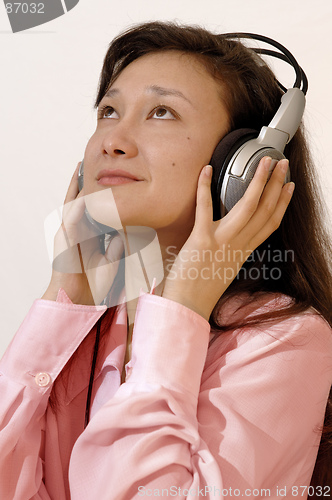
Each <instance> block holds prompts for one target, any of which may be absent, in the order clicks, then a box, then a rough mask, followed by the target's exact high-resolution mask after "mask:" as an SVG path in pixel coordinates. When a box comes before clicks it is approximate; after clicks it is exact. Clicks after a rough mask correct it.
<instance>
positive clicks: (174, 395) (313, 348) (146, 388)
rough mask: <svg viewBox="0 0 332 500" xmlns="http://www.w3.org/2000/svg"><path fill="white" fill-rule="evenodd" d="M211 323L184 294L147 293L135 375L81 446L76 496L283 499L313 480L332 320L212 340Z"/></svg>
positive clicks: (136, 340)
mask: <svg viewBox="0 0 332 500" xmlns="http://www.w3.org/2000/svg"><path fill="white" fill-rule="evenodd" d="M209 333H210V328H209V323H208V322H207V321H205V319H203V318H202V317H201V316H199V315H198V314H196V313H195V312H194V311H191V310H190V309H188V308H186V307H184V306H183V305H181V304H178V303H176V302H173V301H170V300H168V299H165V298H163V297H158V296H154V295H149V294H145V295H143V296H141V297H140V299H139V302H138V308H137V314H136V318H135V326H134V333H133V346H132V360H131V362H130V366H129V367H127V368H129V369H130V376H129V378H128V381H127V382H125V383H124V384H122V385H121V386H120V388H119V389H118V391H117V393H116V394H115V396H114V397H113V398H112V399H110V400H109V401H108V403H107V404H105V405H104V406H103V407H102V408H101V409H100V410H99V411H98V412H97V413H96V414H95V415H94V416H93V418H92V419H91V421H90V423H89V425H88V426H87V428H86V429H85V431H84V433H83V434H82V435H81V436H80V437H79V439H78V440H77V442H76V444H75V446H74V449H73V452H72V456H71V464H70V470H69V481H70V487H71V498H72V500H80V499H82V498H98V499H101V500H106V499H109V498H116V499H117V500H121V499H122V500H129V499H137V498H141V497H148V496H157V497H161V496H169V497H173V498H192V497H199V496H204V497H205V498H209V499H212V498H213V499H215V498H225V497H228V496H234V490H236V493H235V496H245V497H246V498H257V496H258V497H260V498H262V497H264V496H268V497H269V498H275V499H277V498H278V499H279V496H280V495H281V496H285V495H284V494H283V493H284V492H285V490H284V488H286V490H287V495H289V498H290V497H291V496H292V493H293V492H292V488H294V487H298V488H299V487H300V486H304V487H305V486H308V485H309V482H310V477H311V474H312V469H313V466H314V463H315V457H316V454H317V450H318V445H319V441H320V433H319V429H318V427H319V426H320V425H321V424H322V422H323V418H324V413H325V407H326V401H327V397H328V393H329V389H330V386H331V380H332V354H331V353H332V336H331V330H330V328H329V326H328V325H327V324H326V323H325V322H324V320H322V319H321V318H320V317H319V316H318V315H315V314H313V313H312V314H302V315H299V316H298V317H294V318H290V319H287V320H283V321H279V322H278V323H277V324H275V325H270V326H268V327H265V328H261V329H260V328H258V327H256V328H253V327H252V328H251V329H249V328H247V329H243V330H242V331H241V332H236V334H232V333H230V334H227V335H226V336H225V337H224V338H223V336H222V335H221V336H220V337H219V339H218V340H217V341H216V342H215V343H214V344H212V346H213V347H212V346H211V348H210V349H208V345H209ZM203 370H204V371H203ZM281 489H283V490H282V492H281ZM262 490H264V493H262ZM302 492H303V490H300V489H298V495H301V494H302Z"/></svg>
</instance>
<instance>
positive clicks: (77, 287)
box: [42, 163, 124, 305]
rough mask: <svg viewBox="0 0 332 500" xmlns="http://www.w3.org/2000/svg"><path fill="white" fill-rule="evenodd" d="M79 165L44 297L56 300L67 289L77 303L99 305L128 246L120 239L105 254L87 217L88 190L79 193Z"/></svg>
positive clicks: (67, 201)
mask: <svg viewBox="0 0 332 500" xmlns="http://www.w3.org/2000/svg"><path fill="white" fill-rule="evenodd" d="M79 166H80V163H79V164H78V165H77V168H76V170H75V172H74V175H73V177H72V179H71V182H70V185H69V188H68V192H67V195H66V198H65V202H64V207H63V219H62V224H61V226H60V228H59V230H58V232H57V233H56V235H55V239H54V258H53V266H52V267H53V269H52V276H51V281H50V284H49V286H48V288H47V290H46V292H45V294H44V295H43V297H42V298H43V299H48V300H56V297H57V294H58V291H59V288H63V289H64V290H65V292H66V293H67V295H68V297H69V298H70V299H71V300H72V302H74V303H75V304H86V305H98V304H100V303H101V301H102V300H103V299H104V298H105V297H106V295H107V293H108V291H109V289H110V288H111V286H112V283H113V281H114V278H115V275H116V273H117V270H118V266H119V259H120V258H121V255H122V252H123V249H124V246H123V243H122V240H121V238H120V236H116V237H115V238H113V239H112V240H111V242H110V243H109V245H108V247H107V249H106V252H105V253H104V251H103V246H102V244H101V240H100V235H98V234H97V232H96V230H95V228H94V227H93V226H92V224H91V223H90V222H89V221H88V219H87V217H86V215H85V201H84V188H83V189H82V191H81V192H79V190H78V171H79Z"/></svg>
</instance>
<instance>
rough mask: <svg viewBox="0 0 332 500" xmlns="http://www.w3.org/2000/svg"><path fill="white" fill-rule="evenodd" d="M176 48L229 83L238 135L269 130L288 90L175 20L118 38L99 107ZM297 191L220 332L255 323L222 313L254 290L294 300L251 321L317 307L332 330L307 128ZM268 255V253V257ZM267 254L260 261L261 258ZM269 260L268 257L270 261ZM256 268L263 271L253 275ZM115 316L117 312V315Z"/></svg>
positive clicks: (324, 463)
mask: <svg viewBox="0 0 332 500" xmlns="http://www.w3.org/2000/svg"><path fill="white" fill-rule="evenodd" d="M169 50H176V51H180V52H182V53H187V54H191V55H193V56H195V57H196V58H197V59H198V60H199V61H200V62H201V63H202V64H203V65H204V66H205V68H206V70H207V71H208V72H209V73H210V74H211V75H212V76H213V77H214V78H215V79H216V80H218V81H220V84H221V90H222V91H221V93H220V95H221V99H223V101H224V104H225V106H226V108H227V110H228V113H229V117H230V130H229V132H230V131H232V130H235V129H238V128H254V129H256V130H260V128H261V127H262V126H264V125H268V123H269V122H270V120H271V119H272V117H273V115H274V114H275V112H276V110H277V108H278V107H279V105H280V99H281V96H282V91H281V89H280V87H279V85H278V83H277V81H276V78H275V75H274V73H273V72H272V71H271V69H270V68H269V67H268V65H267V64H266V63H265V62H264V61H263V59H262V58H261V57H260V56H258V55H257V54H256V53H255V52H254V51H252V50H250V49H249V48H247V47H246V46H245V45H244V44H243V43H241V42H240V40H239V39H233V40H231V39H228V38H226V37H224V36H223V35H222V34H221V35H217V34H213V33H210V32H209V31H207V30H205V29H204V28H201V27H196V26H186V25H178V24H176V23H170V22H149V23H144V24H141V25H138V26H134V27H133V28H130V29H129V30H127V31H126V32H124V33H122V34H120V35H119V36H118V37H117V38H115V39H114V40H113V41H112V42H111V44H110V46H109V49H108V51H107V53H106V56H105V59H104V64H103V68H102V72H101V75H100V80H99V87H98V91H97V96H96V100H95V107H97V106H98V105H99V103H100V101H101V99H102V98H103V97H104V95H105V93H106V92H107V90H108V88H109V87H110V85H112V83H113V82H114V81H115V80H116V78H117V77H118V76H119V74H120V73H121V71H122V70H123V69H124V68H125V67H126V66H128V64H130V63H131V62H132V61H134V60H135V59H137V58H139V57H141V56H143V55H145V54H150V53H154V52H162V51H169ZM285 155H286V157H287V158H288V159H289V161H290V167H291V175H292V180H293V181H294V182H295V185H296V189H295V192H294V195H293V198H292V200H291V203H290V205H289V207H288V209H287V211H286V214H285V216H284V218H283V220H282V222H281V224H280V227H279V228H278V229H277V230H276V231H275V232H274V233H273V234H272V235H271V236H270V237H269V238H268V239H267V240H266V241H265V242H264V243H263V244H262V245H261V246H260V247H259V248H258V249H256V251H255V252H253V254H252V256H251V257H252V258H250V259H248V261H247V262H246V263H245V264H244V265H243V267H242V269H241V271H240V273H239V274H238V277H237V278H236V279H235V280H234V281H233V282H232V284H231V285H230V286H229V288H228V289H227V290H226V292H225V293H224V294H223V296H222V297H221V298H220V300H219V302H218V304H217V305H216V307H215V308H214V311H213V312H212V314H211V317H210V324H211V327H212V328H213V329H214V330H218V331H219V333H222V332H223V331H225V330H227V329H228V328H235V327H240V326H243V324H248V321H249V320H248V321H246V322H242V323H241V324H239V323H236V322H235V323H232V324H230V323H228V324H221V323H220V322H219V319H218V310H219V308H220V307H221V306H222V305H224V304H225V302H226V301H228V300H229V299H230V298H231V297H233V296H234V295H237V294H239V293H240V292H246V293H247V295H248V297H251V298H250V299H248V300H255V299H256V298H257V297H258V296H259V295H260V294H261V293H282V294H286V295H288V296H290V297H291V298H292V301H291V302H290V304H289V305H288V306H287V307H284V308H282V309H280V310H278V311H273V312H270V313H266V314H263V315H260V316H256V317H255V318H254V319H251V320H250V323H251V324H252V323H255V324H257V323H261V322H262V321H271V320H273V319H275V318H280V317H290V316H292V315H295V314H298V313H299V312H302V311H305V310H307V309H308V308H309V307H314V308H315V309H316V311H317V313H318V314H320V315H321V316H323V317H324V318H325V319H326V320H327V321H328V322H329V324H330V325H332V308H331V304H332V285H331V261H330V256H331V242H330V240H329V236H328V233H327V230H326V229H325V227H324V223H323V217H322V216H323V214H324V213H325V212H324V206H323V204H322V196H321V193H320V191H319V188H318V186H317V184H316V174H315V170H314V166H313V162H312V160H311V158H310V154H309V151H308V147H307V142H306V139H305V134H304V129H303V126H301V127H300V128H299V130H298V131H297V132H296V134H295V136H294V138H293V139H292V140H291V141H290V143H289V144H288V145H287V146H286V149H285ZM271 250H274V251H280V252H281V254H280V255H286V252H287V251H288V252H291V255H292V259H291V260H289V259H284V260H283V261H282V262H279V263H278V266H279V268H280V271H281V272H280V273H279V274H278V278H277V279H276V278H274V279H266V272H265V274H264V273H263V272H262V270H263V266H265V270H267V273H268V272H269V271H270V272H271V269H272V265H273V266H275V262H271V259H270V258H269V251H271ZM264 251H265V252H264ZM257 256H259V257H260V258H258V257H257ZM262 256H264V257H263V258H262ZM252 270H255V273H253V272H250V271H252ZM110 314H112V313H111V312H110ZM331 463H332V393H330V399H329V400H328V403H327V410H326V415H325V422H324V429H323V434H322V439H321V444H320V448H319V452H318V457H317V461H316V466H315V470H314V474H313V478H312V485H314V486H316V485H320V486H321V485H323V484H324V485H331V483H332V469H331Z"/></svg>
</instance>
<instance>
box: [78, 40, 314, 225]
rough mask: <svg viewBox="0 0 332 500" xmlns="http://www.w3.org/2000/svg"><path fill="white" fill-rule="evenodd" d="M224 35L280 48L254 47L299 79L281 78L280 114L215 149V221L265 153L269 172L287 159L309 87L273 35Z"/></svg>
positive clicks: (235, 199) (80, 180) (227, 138)
mask: <svg viewBox="0 0 332 500" xmlns="http://www.w3.org/2000/svg"><path fill="white" fill-rule="evenodd" d="M222 36H223V37H225V38H251V39H254V40H259V41H262V42H264V43H266V44H268V45H272V46H273V47H276V48H277V49H278V50H279V52H276V51H274V50H268V49H261V48H256V47H255V48H251V50H253V51H254V52H256V53H259V54H263V55H268V56H272V57H276V58H278V59H281V60H283V61H285V62H287V63H289V64H290V65H291V66H292V67H293V68H294V70H295V73H296V80H295V82H294V85H293V88H291V89H288V90H287V89H286V88H285V87H284V86H283V85H282V84H281V83H280V82H279V81H278V80H277V84H278V85H279V87H280V88H281V89H282V91H283V92H284V94H283V96H282V98H281V104H280V106H279V108H278V110H277V112H276V114H275V115H274V117H273V118H272V120H271V122H270V123H269V124H268V125H267V126H263V127H262V128H261V130H260V131H258V130H254V129H250V128H242V129H237V130H233V131H232V132H230V133H229V134H227V135H226V136H225V137H223V139H221V141H220V142H219V143H218V145H217V147H216V148H215V150H214V153H213V155H212V158H211V160H210V164H211V165H212V167H213V174H212V180H211V194H212V203H213V220H219V219H221V218H222V217H224V215H226V213H227V212H229V211H230V210H231V208H232V207H233V206H234V205H235V204H236V203H237V202H238V201H239V199H240V198H241V197H242V196H243V195H244V193H245V191H246V189H247V187H248V186H249V183H250V181H251V180H252V178H253V176H254V174H255V171H256V169H257V167H258V164H259V162H260V160H261V159H262V158H263V157H264V156H270V157H271V158H272V161H271V167H270V174H269V175H271V173H272V170H273V168H274V167H275V165H276V164H277V162H278V161H279V160H282V159H283V158H285V156H284V154H283V151H284V148H285V146H286V144H288V143H289V141H290V140H291V139H292V137H293V136H294V134H295V132H296V131H297V129H298V128H299V126H300V123H301V119H302V116H303V112H304V108H305V94H306V92H307V89H308V80H307V77H306V75H305V73H304V71H303V70H302V68H301V67H300V66H299V64H298V63H297V61H296V59H295V58H294V56H293V55H292V54H291V53H290V52H289V50H288V49H286V47H284V46H283V45H281V44H280V43H278V42H276V41H275V40H273V39H272V38H268V37H265V36H263V35H257V34H255V33H225V34H223V35H222ZM83 164H84V161H82V163H81V165H80V168H79V174H78V184H79V190H81V189H82V187H83ZM289 181H290V170H289V168H288V171H287V173H286V176H285V182H289ZM86 216H87V218H88V220H89V221H90V222H91V224H93V226H94V227H95V229H96V230H97V231H98V232H99V233H100V234H106V233H110V232H112V229H110V228H109V227H108V226H105V225H104V224H101V223H99V222H97V221H95V220H94V219H93V218H92V217H91V216H90V215H89V213H88V212H87V210H86ZM113 231H114V230H113Z"/></svg>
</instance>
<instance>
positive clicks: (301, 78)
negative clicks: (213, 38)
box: [222, 33, 308, 95]
mask: <svg viewBox="0 0 332 500" xmlns="http://www.w3.org/2000/svg"><path fill="white" fill-rule="evenodd" d="M222 36H223V37H224V38H249V39H250V38H251V39H253V40H259V41H260V42H264V43H267V44H268V45H272V46H273V47H276V48H277V49H278V50H279V51H280V52H276V51H275V50H268V49H260V48H257V47H250V48H251V50H253V51H254V52H256V53H258V54H263V55H267V56H271V57H276V58H278V59H281V60H282V61H285V62H287V63H288V64H290V65H291V66H292V67H293V68H294V70H295V73H296V79H295V82H294V85H293V88H299V89H301V90H302V92H303V94H304V95H305V94H306V93H307V90H308V79H307V76H306V74H305V73H304V71H303V69H302V68H301V66H300V65H299V64H298V62H297V60H296V59H295V57H294V56H293V54H292V53H291V52H290V51H289V50H288V49H286V47H284V46H283V45H281V43H279V42H277V41H276V40H273V38H269V37H267V36H263V35H258V34H256V33H224V34H223V35H222ZM277 82H278V85H279V86H280V88H281V89H282V90H283V91H284V92H286V91H287V89H286V88H285V87H284V86H283V85H282V84H281V83H280V82H279V81H278V80H277ZM301 86H302V88H301Z"/></svg>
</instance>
